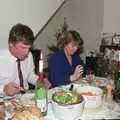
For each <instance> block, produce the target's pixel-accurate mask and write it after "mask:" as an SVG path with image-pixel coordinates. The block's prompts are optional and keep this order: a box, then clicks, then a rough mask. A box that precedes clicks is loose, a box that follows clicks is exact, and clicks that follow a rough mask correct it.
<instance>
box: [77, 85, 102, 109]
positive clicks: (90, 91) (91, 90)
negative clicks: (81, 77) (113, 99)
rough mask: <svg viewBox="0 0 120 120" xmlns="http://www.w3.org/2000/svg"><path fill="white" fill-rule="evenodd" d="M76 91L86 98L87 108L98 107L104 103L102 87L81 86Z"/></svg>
mask: <svg viewBox="0 0 120 120" xmlns="http://www.w3.org/2000/svg"><path fill="white" fill-rule="evenodd" d="M76 91H77V92H78V93H80V94H81V95H82V96H83V98H84V99H85V108H98V107H100V106H101V105H102V101H103V90H102V89H100V88H98V87H94V86H80V87H78V88H77V89H76Z"/></svg>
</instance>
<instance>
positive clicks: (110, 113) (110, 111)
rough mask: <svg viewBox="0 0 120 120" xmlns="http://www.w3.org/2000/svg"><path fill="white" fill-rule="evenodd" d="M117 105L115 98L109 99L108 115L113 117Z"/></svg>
mask: <svg viewBox="0 0 120 120" xmlns="http://www.w3.org/2000/svg"><path fill="white" fill-rule="evenodd" d="M114 107H115V102H114V101H113V100H108V101H107V109H108V114H107V116H108V117H110V118H111V117H112V111H113V110H114Z"/></svg>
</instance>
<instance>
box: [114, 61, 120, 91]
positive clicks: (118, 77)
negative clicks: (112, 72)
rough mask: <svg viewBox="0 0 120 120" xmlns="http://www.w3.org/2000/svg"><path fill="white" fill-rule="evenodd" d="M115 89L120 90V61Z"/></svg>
mask: <svg viewBox="0 0 120 120" xmlns="http://www.w3.org/2000/svg"><path fill="white" fill-rule="evenodd" d="M114 84H115V89H117V90H120V63H118V71H117V74H116V79H115V82H114Z"/></svg>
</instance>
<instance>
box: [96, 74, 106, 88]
mask: <svg viewBox="0 0 120 120" xmlns="http://www.w3.org/2000/svg"><path fill="white" fill-rule="evenodd" d="M95 80H99V81H100V82H101V84H100V85H99V86H101V87H104V86H106V85H107V82H108V81H107V79H106V78H103V77H97V76H95Z"/></svg>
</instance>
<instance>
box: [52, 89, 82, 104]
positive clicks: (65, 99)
mask: <svg viewBox="0 0 120 120" xmlns="http://www.w3.org/2000/svg"><path fill="white" fill-rule="evenodd" d="M52 99H53V101H55V102H57V103H59V104H64V105H68V104H77V103H80V102H81V101H82V97H81V95H80V94H78V93H76V92H66V91H60V92H56V93H54V94H53V96H52Z"/></svg>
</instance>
